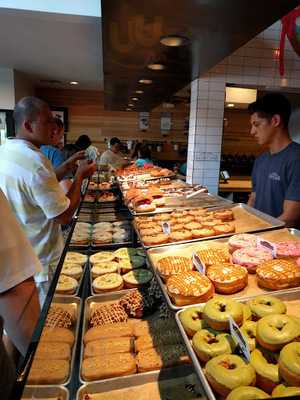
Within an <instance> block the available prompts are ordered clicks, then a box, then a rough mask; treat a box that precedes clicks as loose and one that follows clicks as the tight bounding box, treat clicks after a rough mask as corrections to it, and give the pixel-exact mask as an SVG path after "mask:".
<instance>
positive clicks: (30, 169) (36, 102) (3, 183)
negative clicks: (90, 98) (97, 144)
mask: <svg viewBox="0 0 300 400" xmlns="http://www.w3.org/2000/svg"><path fill="white" fill-rule="evenodd" d="M14 120H15V128H16V138H14V139H10V140H7V142H6V143H5V144H4V145H3V146H1V147H0V188H1V189H2V190H3V192H4V194H5V196H6V198H7V200H8V201H9V203H10V206H11V208H12V210H13V212H14V213H15V215H16V217H17V219H18V221H19V223H20V224H21V227H22V228H23V230H24V232H25V233H26V236H27V237H28V239H29V241H30V243H31V245H32V247H33V248H34V251H35V253H36V255H37V256H38V258H39V260H40V262H41V264H42V266H43V271H42V273H40V274H39V275H36V276H35V279H36V282H45V281H48V280H49V275H51V271H52V270H53V269H54V268H55V267H56V265H57V262H58V261H59V258H60V255H61V252H62V249H63V237H62V232H61V224H68V223H69V222H70V221H71V219H72V217H73V215H74V212H75V211H76V209H77V207H78V205H79V202H80V196H81V193H80V189H81V184H82V181H83V179H84V178H86V177H88V176H90V175H92V174H93V173H94V171H95V170H96V165H95V163H91V164H88V163H87V162H86V163H81V164H80V166H79V167H78V169H77V171H76V174H75V178H74V182H73V184H72V186H71V188H70V189H69V191H68V193H67V194H65V193H64V192H63V190H62V188H61V187H60V185H59V183H58V180H57V177H56V175H55V172H54V169H53V167H52V165H51V162H50V161H49V160H48V159H47V158H46V157H45V156H44V155H43V154H42V152H41V151H40V147H41V146H42V145H48V144H51V143H52V140H53V138H52V135H53V122H54V119H53V116H52V114H51V111H50V109H49V107H48V105H47V104H46V103H45V102H44V101H42V100H40V99H38V98H36V97H25V98H23V99H21V100H20V101H19V102H18V104H17V105H16V107H15V110H14Z"/></svg>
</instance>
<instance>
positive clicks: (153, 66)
mask: <svg viewBox="0 0 300 400" xmlns="http://www.w3.org/2000/svg"><path fill="white" fill-rule="evenodd" d="M147 67H148V68H149V69H152V70H153V71H162V70H163V69H165V68H166V67H165V66H164V65H163V64H159V63H153V64H148V65H147Z"/></svg>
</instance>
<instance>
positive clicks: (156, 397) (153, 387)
mask: <svg viewBox="0 0 300 400" xmlns="http://www.w3.org/2000/svg"><path fill="white" fill-rule="evenodd" d="M202 390H203V389H202V388H201V385H200V383H199V380H198V379H197V377H196V375H195V374H194V373H193V368H192V367H191V366H190V365H181V366H178V367H174V368H169V369H165V370H164V371H152V372H146V373H144V374H142V375H133V376H125V377H120V378H118V380H116V381H114V382H111V381H103V382H99V383H88V384H86V385H83V386H81V387H80V388H79V390H78V392H77V397H76V400H87V396H88V399H89V400H96V399H97V400H120V399H128V400H129V399H143V400H161V399H164V400H165V399H169V400H182V399H185V400H200V399H202V400H203V394H202Z"/></svg>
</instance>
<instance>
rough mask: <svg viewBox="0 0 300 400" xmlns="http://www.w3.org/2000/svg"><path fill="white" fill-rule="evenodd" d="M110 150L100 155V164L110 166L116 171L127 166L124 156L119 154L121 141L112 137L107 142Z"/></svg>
mask: <svg viewBox="0 0 300 400" xmlns="http://www.w3.org/2000/svg"><path fill="white" fill-rule="evenodd" d="M109 145H110V148H109V149H107V150H106V151H105V152H104V153H102V154H101V157H100V164H106V165H110V166H111V167H112V168H113V169H118V168H122V167H125V166H126V165H128V160H125V156H124V154H122V153H121V141H120V139H118V138H117V137H113V138H111V139H110V141H109Z"/></svg>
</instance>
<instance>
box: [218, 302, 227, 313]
mask: <svg viewBox="0 0 300 400" xmlns="http://www.w3.org/2000/svg"><path fill="white" fill-rule="evenodd" d="M219 311H220V312H225V311H226V304H223V303H220V304H219Z"/></svg>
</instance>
